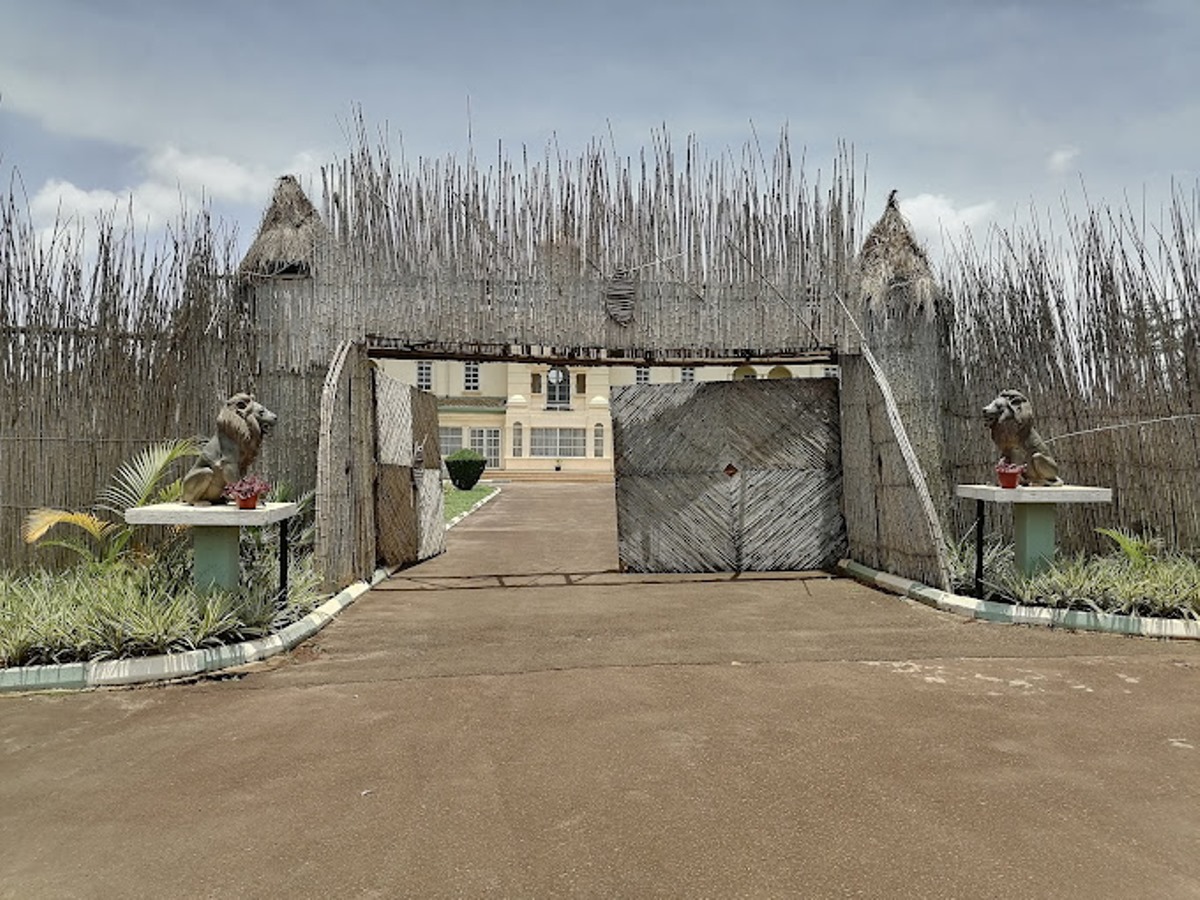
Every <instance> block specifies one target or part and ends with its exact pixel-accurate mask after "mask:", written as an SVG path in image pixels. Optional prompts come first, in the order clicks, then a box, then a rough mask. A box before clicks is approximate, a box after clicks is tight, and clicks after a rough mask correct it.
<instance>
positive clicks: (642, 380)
mask: <svg viewBox="0 0 1200 900" xmlns="http://www.w3.org/2000/svg"><path fill="white" fill-rule="evenodd" d="M636 381H637V383H638V384H649V383H650V369H649V368H647V367H646V366H638V367H637V378H636Z"/></svg>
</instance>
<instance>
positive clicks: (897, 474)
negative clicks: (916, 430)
mask: <svg viewBox="0 0 1200 900" xmlns="http://www.w3.org/2000/svg"><path fill="white" fill-rule="evenodd" d="M841 382H842V385H841V417H842V480H843V486H842V493H843V498H844V499H843V512H844V514H845V518H846V534H847V539H848V546H849V551H848V552H849V555H850V558H851V559H854V560H856V561H857V562H861V563H865V564H866V565H868V566H872V567H873V568H876V569H879V570H881V571H884V572H891V573H892V574H895V575H901V576H904V577H906V578H912V579H915V580H919V581H922V582H924V583H926V584H932V585H939V586H941V585H943V584H944V581H945V578H944V576H943V574H942V570H941V565H940V562H939V553H938V547H937V539H936V537H935V534H934V531H933V529H932V528H931V524H930V522H929V520H928V517H927V516H926V514H925V511H924V510H923V508H922V504H921V500H920V496H919V494H918V493H917V487H916V484H915V483H914V480H913V476H912V473H911V471H910V470H909V468H908V466H907V465H906V463H905V460H904V456H903V453H902V451H901V448H900V444H899V441H898V437H897V434H896V430H895V428H894V427H893V424H892V422H891V421H890V420H889V418H888V414H887V409H886V405H885V403H884V400H883V396H882V394H881V392H880V387H879V384H878V382H877V381H876V379H875V376H874V375H873V374H872V372H871V369H870V367H869V366H868V364H867V361H866V360H865V359H864V358H863V357H861V356H854V357H843V359H842V361H841ZM901 390H903V391H904V393H903V394H902V395H901V396H900V397H899V398H898V399H897V406H902V407H903V408H904V409H905V410H906V411H907V412H908V413H909V415H908V416H907V417H906V424H907V420H913V419H918V418H919V416H913V415H912V413H913V407H914V403H913V401H912V395H911V394H910V393H908V391H907V389H906V385H904V384H903V383H902V384H901Z"/></svg>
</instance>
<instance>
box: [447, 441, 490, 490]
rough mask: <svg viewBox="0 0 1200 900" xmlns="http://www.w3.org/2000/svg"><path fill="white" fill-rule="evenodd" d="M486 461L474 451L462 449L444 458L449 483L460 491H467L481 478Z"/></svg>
mask: <svg viewBox="0 0 1200 900" xmlns="http://www.w3.org/2000/svg"><path fill="white" fill-rule="evenodd" d="M486 467H487V460H486V459H484V458H483V457H482V456H480V455H479V454H478V453H476V452H475V451H474V450H470V449H467V448H466V447H464V448H463V449H462V450H459V451H458V452H456V453H451V454H450V455H449V456H447V457H446V471H447V472H449V473H450V483H451V484H453V485H454V486H455V487H456V488H458V489H459V490H460V491H469V490H470V489H471V488H473V487H475V484H476V483H477V482H478V481H479V479H480V478H481V477H483V470H484V469H485V468H486Z"/></svg>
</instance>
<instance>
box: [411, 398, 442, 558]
mask: <svg viewBox="0 0 1200 900" xmlns="http://www.w3.org/2000/svg"><path fill="white" fill-rule="evenodd" d="M430 399H432V398H430ZM435 440H436V437H435ZM427 446H428V445H427ZM435 446H436V444H435ZM427 452H428V451H427ZM435 456H436V454H435ZM438 465H439V468H432V469H431V468H425V469H420V470H418V471H419V475H418V479H417V532H418V545H417V559H418V560H422V559H429V558H430V557H431V556H437V555H438V554H439V553H445V552H446V513H445V494H444V493H443V491H442V471H441V468H440V465H441V464H440V462H439V464H438ZM426 466H428V459H427V460H426Z"/></svg>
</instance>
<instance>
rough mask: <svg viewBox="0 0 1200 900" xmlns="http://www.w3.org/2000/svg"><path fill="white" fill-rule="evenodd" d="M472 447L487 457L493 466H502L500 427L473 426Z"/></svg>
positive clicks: (496, 467)
mask: <svg viewBox="0 0 1200 900" xmlns="http://www.w3.org/2000/svg"><path fill="white" fill-rule="evenodd" d="M471 449H472V450H474V451H475V452H476V453H478V454H479V455H480V456H482V457H483V458H484V459H486V460H487V464H488V466H490V467H491V468H493V469H498V468H500V429H499V428H472V429H471Z"/></svg>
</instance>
